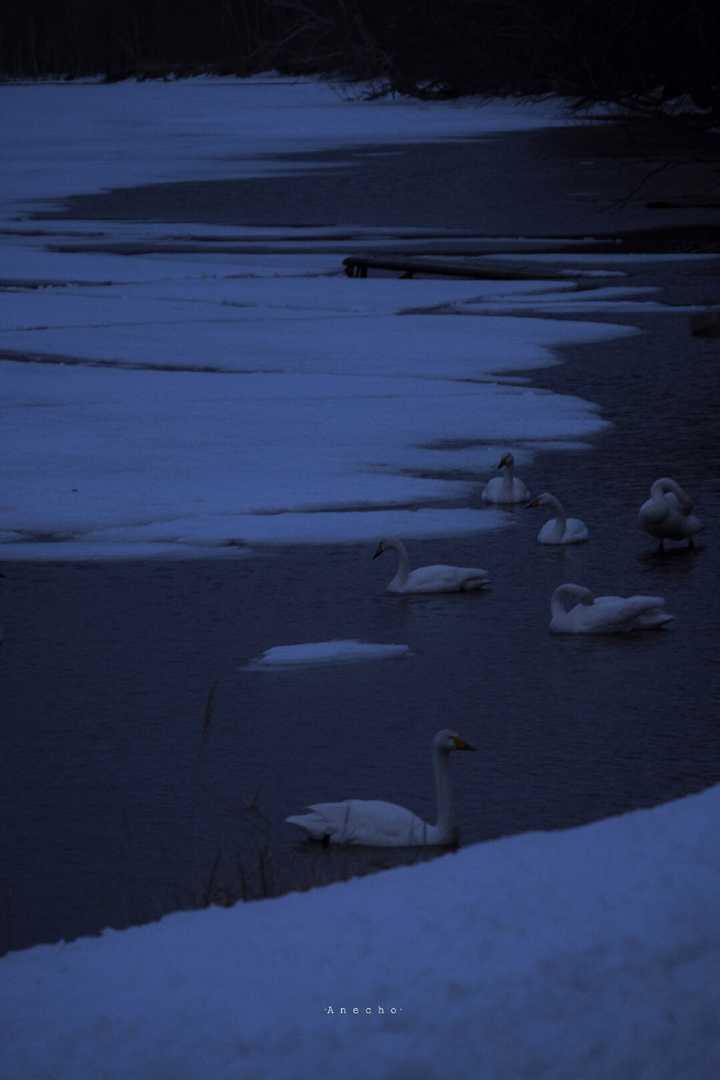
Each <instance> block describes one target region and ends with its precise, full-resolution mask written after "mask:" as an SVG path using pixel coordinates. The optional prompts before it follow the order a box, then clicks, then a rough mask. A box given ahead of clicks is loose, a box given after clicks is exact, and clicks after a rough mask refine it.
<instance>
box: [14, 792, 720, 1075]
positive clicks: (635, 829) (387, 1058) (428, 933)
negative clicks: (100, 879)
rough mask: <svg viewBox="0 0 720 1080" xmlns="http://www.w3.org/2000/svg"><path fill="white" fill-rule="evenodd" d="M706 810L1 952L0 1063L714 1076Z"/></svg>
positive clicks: (702, 803) (44, 1070)
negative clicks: (0, 1032)
mask: <svg viewBox="0 0 720 1080" xmlns="http://www.w3.org/2000/svg"><path fill="white" fill-rule="evenodd" d="M719 822H720V789H717V788H715V789H714V790H711V791H707V792H705V793H703V794H701V795H693V796H690V797H688V798H685V799H682V800H680V801H677V802H674V803H670V804H667V805H665V806H662V807H659V808H657V809H654V810H650V811H638V812H636V813H632V814H626V815H624V816H622V817H616V818H611V819H609V820H608V821H604V822H600V823H595V824H592V825H587V826H584V827H582V828H577V829H572V830H567V831H563V832H551V833H535V834H528V835H525V836H517V837H512V838H508V839H504V840H499V841H495V842H492V843H486V844H481V845H476V846H474V847H472V848H467V849H465V850H461V851H459V852H458V853H457V854H452V855H446V856H444V857H442V858H440V859H437V860H434V861H433V862H430V863H424V864H421V865H416V866H413V867H407V868H399V869H395V870H392V871H390V872H385V873H382V874H375V875H373V876H372V877H369V878H367V877H366V878H362V879H358V880H355V881H351V882H347V883H341V884H336V885H331V886H328V887H326V888H323V889H317V890H314V891H312V892H310V893H302V894H292V895H289V896H286V897H282V898H279V899H275V900H266V901H263V902H261V903H248V904H238V905H236V906H235V907H234V908H232V909H230V910H225V909H222V908H214V909H211V910H209V911H204V912H196V913H178V914H175V915H170V916H167V917H166V918H164V919H162V921H161V922H159V923H156V924H152V925H148V926H144V927H141V928H136V929H130V930H125V931H121V932H118V931H110V930H108V931H105V933H104V934H103V936H102V937H101V938H100V939H84V940H80V941H76V942H74V943H72V944H59V945H51V946H47V945H43V946H38V947H36V948H33V949H29V950H26V951H24V952H19V953H11V954H10V955H8V956H6V957H5V958H4V959H3V960H0V1010H1V1013H2V1017H3V1038H2V1040H1V1041H0V1073H2V1075H4V1076H8V1077H18V1078H20V1077H22V1078H23V1080H40V1078H41V1077H44V1078H48V1077H51V1076H52V1077H53V1080H85V1078H90V1077H92V1078H93V1080H94V1078H96V1077H105V1078H106V1080H120V1078H130V1077H132V1078H133V1080H157V1078H158V1077H168V1078H170V1077H172V1080H201V1078H204V1077H207V1076H213V1077H217V1078H218V1080H230V1078H232V1080H236V1078H238V1077H242V1078H247V1080H251V1078H252V1080H305V1078H307V1077H310V1076H321V1075H322V1076H328V1077H345V1078H347V1080H366V1078H367V1077H369V1076H372V1077H378V1080H421V1078H422V1080H445V1078H446V1077H447V1076H448V1075H449V1072H448V1070H450V1072H451V1074H452V1075H453V1076H457V1077H463V1078H464V1077H488V1078H492V1080H530V1078H535V1077H538V1076H547V1077H552V1080H608V1078H609V1077H624V1078H625V1077H626V1078H628V1080H631V1078H632V1080H639V1078H641V1077H642V1078H647V1080H680V1078H682V1080H714V1077H715V1076H717V1070H718V1063H719V1062H720V1025H718V1022H717V1017H718V1012H719V1011H720V980H718V978H717V968H718V955H719V952H720V930H718V919H717V912H718V907H719V906H720V857H719V855H718V845H717V841H716V837H717V831H718V823H719ZM342 1009H344V1010H346V1011H345V1012H344V1013H343V1012H341V1010H342ZM393 1010H395V1011H393Z"/></svg>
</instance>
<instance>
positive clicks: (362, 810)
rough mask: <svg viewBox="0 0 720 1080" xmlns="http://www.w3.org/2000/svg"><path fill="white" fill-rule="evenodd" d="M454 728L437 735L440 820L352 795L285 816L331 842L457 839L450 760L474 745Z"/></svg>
mask: <svg viewBox="0 0 720 1080" xmlns="http://www.w3.org/2000/svg"><path fill="white" fill-rule="evenodd" d="M474 749H475V747H474V746H471V745H470V743H468V742H465V740H464V739H461V738H460V736H459V735H458V734H457V733H456V732H454V731H438V733H437V735H436V736H435V738H434V739H433V764H434V767H435V795H436V799H437V815H438V819H437V824H436V825H428V823H427V822H425V821H423V820H422V818H419V817H418V816H417V814H413V812H412V811H411V810H406V809H405V807H404V806H397V805H396V804H395V803H387V802H377V801H375V800H369V801H367V800H364V799H347V800H346V801H345V802H337V803H316V804H315V805H314V806H311V807H309V810H310V813H307V814H298V815H295V816H293V817H289V818H286V819H285V820H286V821H289V822H290V824H291V825H299V826H300V828H301V829H304V830H305V832H306V833H307V835H308V837H309V838H310V839H311V840H322V841H323V843H326V844H370V845H373V846H376V847H409V846H412V847H416V846H424V845H426V844H456V843H457V840H458V832H457V828H456V826H455V818H454V815H453V807H452V801H451V797H450V778H449V776H448V765H449V762H450V754H451V752H452V751H453V750H474Z"/></svg>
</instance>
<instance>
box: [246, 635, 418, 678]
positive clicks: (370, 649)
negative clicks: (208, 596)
mask: <svg viewBox="0 0 720 1080" xmlns="http://www.w3.org/2000/svg"><path fill="white" fill-rule="evenodd" d="M409 652H410V647H409V645H384V644H380V643H379V642H369V641H354V640H351V639H348V640H340V639H338V640H336V641H306V642H304V643H303V644H301V645H274V646H273V647H272V648H271V649H267V650H266V651H265V652H264V653H263V654H262V656H259V657H257V658H256V659H255V660H252V661H251V662H250V663H249V664H248V665H247V667H248V669H249V670H252V671H262V670H266V669H268V668H272V669H274V670H277V669H278V668H289V667H297V666H298V665H304V664H349V663H355V662H356V661H362V660H384V659H387V658H389V657H397V656H407V655H408V654H409Z"/></svg>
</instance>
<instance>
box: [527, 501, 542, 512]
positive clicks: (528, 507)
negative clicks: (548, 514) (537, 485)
mask: <svg viewBox="0 0 720 1080" xmlns="http://www.w3.org/2000/svg"><path fill="white" fill-rule="evenodd" d="M539 505H540V503H539V502H538V501H537V499H531V500H530V502H529V503H525V509H526V510H530V509H531V508H532V507H533V506H539Z"/></svg>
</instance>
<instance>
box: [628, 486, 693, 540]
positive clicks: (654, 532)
mask: <svg viewBox="0 0 720 1080" xmlns="http://www.w3.org/2000/svg"><path fill="white" fill-rule="evenodd" d="M692 508H693V502H692V499H691V498H690V497H689V496H688V495H686V493H685V492H684V491H683V489H682V488H681V487H680V485H679V484H676V483H675V481H674V480H672V479H671V478H670V477H669V476H661V477H660V479H659V480H656V481H655V483H654V484H653V485H652V487H651V488H650V498H649V499H648V500H647V501H646V502H644V503H643V504H642V506H641V507H640V513H639V514H638V518H639V521H640V528H641V529H644V530H645V532H646V533H650V536H654V537H655V539H656V540H658V541H659V542H660V546H659V547H658V551H663V550H664V542H665V540H687V542H688V547H691V548H693V547H695V542H694V540H693V536H694V535H695V533H698V532H700V530H701V529H702V522H701V521H700V518H697V517H695V515H694V514H693V513H692Z"/></svg>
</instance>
